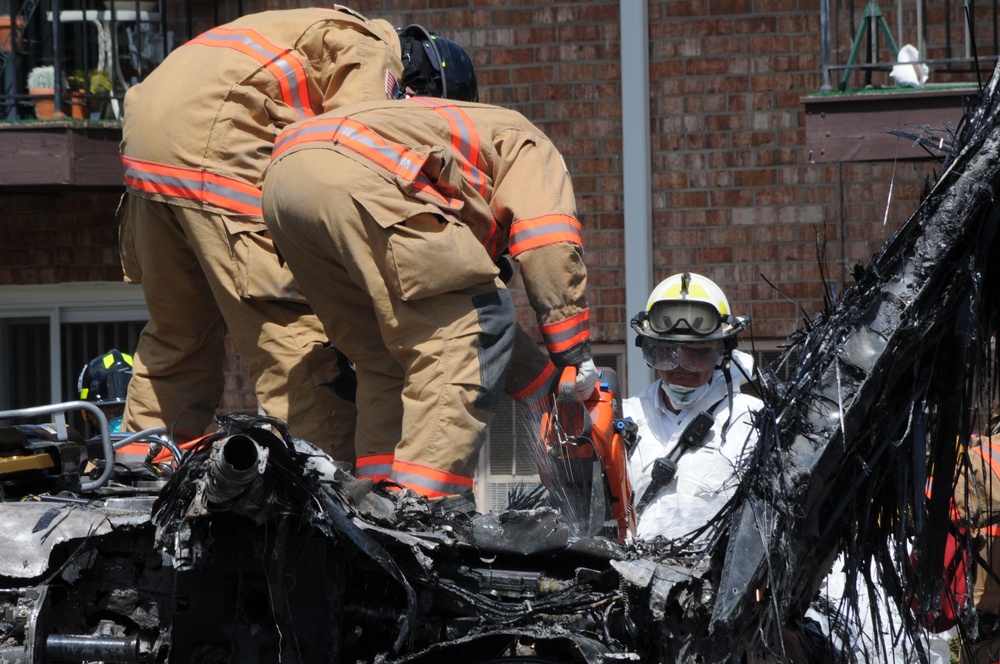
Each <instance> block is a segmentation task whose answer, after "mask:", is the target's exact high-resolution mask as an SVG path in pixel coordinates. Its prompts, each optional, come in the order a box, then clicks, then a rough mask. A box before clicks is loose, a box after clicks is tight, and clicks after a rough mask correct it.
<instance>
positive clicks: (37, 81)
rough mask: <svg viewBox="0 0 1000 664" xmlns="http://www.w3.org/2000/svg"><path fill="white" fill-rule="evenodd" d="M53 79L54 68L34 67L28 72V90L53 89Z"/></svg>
mask: <svg viewBox="0 0 1000 664" xmlns="http://www.w3.org/2000/svg"><path fill="white" fill-rule="evenodd" d="M55 77H56V74H55V68H54V67H52V65H44V66H41V67H35V68H34V69H32V70H31V71H30V72H28V89H34V90H44V89H52V88H54V87H55Z"/></svg>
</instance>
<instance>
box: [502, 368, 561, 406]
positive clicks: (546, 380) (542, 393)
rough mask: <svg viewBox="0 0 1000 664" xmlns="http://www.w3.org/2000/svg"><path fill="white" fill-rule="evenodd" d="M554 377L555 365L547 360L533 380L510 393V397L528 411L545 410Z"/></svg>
mask: <svg viewBox="0 0 1000 664" xmlns="http://www.w3.org/2000/svg"><path fill="white" fill-rule="evenodd" d="M555 379H556V365H554V364H552V362H548V363H547V364H546V365H545V367H544V368H543V369H542V372H541V373H540V374H538V375H537V376H536V377H535V379H534V380H532V381H531V382H530V383H529V384H528V386H527V387H525V388H524V389H523V390H519V391H518V392H515V393H514V394H511V395H510V398H511V399H513V400H514V401H517V402H518V403H520V404H521V405H522V406H524V408H525V410H527V411H528V412H529V413H537V412H541V411H544V410H547V407H548V399H547V398H546V397H548V396H549V395H550V394H552V383H553V382H554V381H555Z"/></svg>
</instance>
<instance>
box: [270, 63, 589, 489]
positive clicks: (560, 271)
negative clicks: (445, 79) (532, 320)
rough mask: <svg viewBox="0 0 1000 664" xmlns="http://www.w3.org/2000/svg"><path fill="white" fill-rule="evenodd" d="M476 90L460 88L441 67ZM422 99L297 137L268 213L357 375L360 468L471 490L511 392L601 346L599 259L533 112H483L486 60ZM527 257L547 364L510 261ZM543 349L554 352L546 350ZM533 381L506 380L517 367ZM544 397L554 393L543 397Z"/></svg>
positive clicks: (285, 141) (584, 375)
mask: <svg viewBox="0 0 1000 664" xmlns="http://www.w3.org/2000/svg"><path fill="white" fill-rule="evenodd" d="M438 70H439V71H445V72H449V71H450V72H451V74H452V75H453V76H456V78H457V79H458V80H459V81H461V82H460V83H459V84H458V85H452V84H448V90H447V94H448V95H449V96H450V97H452V98H453V99H454V98H457V99H458V100H457V101H447V100H442V99H435V98H432V97H431V96H428V95H434V94H436V93H438V92H441V93H443V92H444V88H443V86H438V85H436V84H434V82H435V78H436V73H435V72H436V71H438ZM427 80H429V81H430V82H431V83H432V84H434V85H431V86H424V85H421V82H420V81H418V80H415V79H414V80H412V81H410V82H408V85H407V86H406V87H407V89H408V90H409V93H410V94H411V95H412V97H411V98H410V99H404V100H397V101H389V102H370V103H364V104H356V105H353V106H351V107H349V108H345V109H341V110H338V111H333V112H330V113H326V114H324V115H322V116H319V117H317V118H313V119H311V120H306V121H303V122H300V123H297V124H296V125H293V126H291V127H289V128H288V129H286V130H285V131H284V132H283V133H282V135H281V136H279V138H278V140H277V142H276V143H275V150H274V154H273V157H272V162H271V166H270V167H269V169H268V172H267V174H266V177H265V180H264V186H263V192H264V196H263V207H264V218H265V220H266V222H267V225H268V228H269V229H270V231H271V234H272V236H273V237H274V239H275V243H276V245H277V246H278V248H279V251H280V253H281V255H282V256H284V258H285V259H286V260H287V261H288V264H289V266H290V267H291V269H292V272H293V273H294V274H295V278H296V279H297V281H298V283H299V284H300V285H301V286H302V289H303V292H304V293H305V294H306V296H307V297H308V299H309V301H310V303H311V304H312V306H313V308H314V309H315V310H316V313H317V314H318V315H319V317H320V319H321V320H322V321H323V324H324V327H325V329H326V332H327V334H328V335H329V336H330V339H331V340H332V341H333V342H334V344H336V345H337V347H338V348H341V349H342V350H343V351H344V352H345V353H346V354H347V355H348V356H349V357H350V358H351V359H352V360H353V361H354V363H355V365H356V367H357V373H358V399H357V403H358V408H359V412H358V435H357V437H356V444H357V450H356V451H357V475H358V476H359V477H362V478H371V479H373V480H382V479H389V480H392V481H394V482H396V483H397V484H399V485H401V486H403V487H405V488H408V489H410V490H412V491H414V492H416V493H418V494H420V495H423V496H427V497H432V498H434V497H442V496H449V495H464V496H471V493H472V485H473V482H472V475H473V471H474V468H475V464H476V458H477V455H478V450H479V446H480V445H481V443H482V442H483V437H484V434H485V430H486V427H487V426H488V424H489V422H490V420H491V419H492V417H493V414H494V412H495V411H496V408H497V406H498V404H499V399H500V395H501V393H502V392H503V391H504V390H506V391H507V392H508V393H514V394H515V395H516V396H518V397H520V398H521V399H523V400H531V399H533V398H534V397H538V396H539V395H545V394H547V390H548V388H549V387H550V386H551V384H552V383H553V382H554V378H555V377H556V376H555V374H556V371H555V367H557V366H568V365H573V366H576V367H578V374H579V379H578V383H577V387H578V389H579V391H580V394H581V396H583V397H586V396H588V395H589V394H590V392H591V391H592V390H593V389H594V386H595V385H596V380H597V370H596V367H595V366H594V363H593V360H592V357H591V349H590V328H589V309H588V307H587V301H586V297H585V287H586V274H587V273H586V267H585V265H584V262H583V251H582V243H581V234H580V223H579V221H577V219H576V203H575V199H574V194H573V188H572V183H571V180H570V177H569V174H568V173H567V172H566V167H565V164H564V162H563V160H562V157H561V155H560V154H559V152H558V151H557V150H556V148H555V146H554V145H553V144H552V142H551V141H550V140H549V139H548V138H547V137H546V136H545V135H544V134H543V133H542V132H541V131H539V130H538V129H537V128H536V127H535V126H534V125H532V124H531V123H530V122H529V121H528V120H527V119H526V118H525V117H524V116H522V115H521V114H519V113H517V112H514V111H511V110H509V109H504V108H499V107H496V106H489V105H483V104H478V103H475V100H476V99H477V87H476V84H475V76H474V72H473V71H472V69H471V62H467V61H466V60H465V59H456V58H451V59H450V60H447V58H446V62H445V64H444V66H442V67H440V68H436V69H435V71H432V72H428V76H427ZM505 254H509V255H510V257H511V258H512V259H513V260H514V261H516V262H517V264H518V265H519V267H520V273H521V277H522V279H523V281H524V285H525V289H526V291H527V294H528V299H529V301H530V303H531V306H532V308H533V309H534V311H535V314H536V317H537V320H538V323H539V327H540V331H541V335H542V338H543V339H544V342H545V345H546V348H547V351H548V357H545V353H539V354H540V355H541V356H542V358H541V362H538V363H537V364H535V366H534V367H533V368H532V369H529V370H523V369H522V368H518V369H517V370H515V371H513V372H511V371H509V370H508V365H509V363H510V362H511V359H512V357H513V359H514V362H515V364H517V363H518V362H519V361H520V360H521V359H522V358H519V357H518V355H519V352H518V353H515V350H514V346H515V345H517V346H518V347H519V350H521V349H523V350H526V351H530V349H531V348H532V347H534V345H533V344H532V343H531V342H530V339H529V338H528V337H527V334H526V333H523V330H520V329H519V328H518V326H517V324H516V321H515V317H514V307H513V303H512V301H511V297H510V294H509V292H508V291H507V290H506V289H505V287H504V283H503V280H502V279H501V278H500V276H499V275H500V272H501V270H500V268H498V267H497V261H498V260H500V259H501V258H502V257H503V256H504V255H505ZM535 350H536V351H537V350H538V349H537V347H535ZM510 373H514V374H517V380H514V381H510V382H506V383H505V378H506V377H507V375H508V374H510ZM541 401H542V400H539V403H540V402H541Z"/></svg>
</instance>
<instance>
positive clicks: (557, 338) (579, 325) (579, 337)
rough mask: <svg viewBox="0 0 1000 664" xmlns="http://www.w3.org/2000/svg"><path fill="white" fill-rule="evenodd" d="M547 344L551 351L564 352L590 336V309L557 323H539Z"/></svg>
mask: <svg viewBox="0 0 1000 664" xmlns="http://www.w3.org/2000/svg"><path fill="white" fill-rule="evenodd" d="M539 328H540V329H541V331H542V338H543V339H544V340H545V346H546V347H547V348H548V349H549V352H551V353H562V352H565V351H567V350H569V349H570V348H572V347H573V346H576V345H577V344H579V343H581V342H583V341H586V340H587V339H589V338H590V310H589V309H584V310H583V311H581V312H580V313H578V314H576V315H575V316H570V317H569V318H564V319H562V320H560V321H556V322H555V323H547V324H542V325H539Z"/></svg>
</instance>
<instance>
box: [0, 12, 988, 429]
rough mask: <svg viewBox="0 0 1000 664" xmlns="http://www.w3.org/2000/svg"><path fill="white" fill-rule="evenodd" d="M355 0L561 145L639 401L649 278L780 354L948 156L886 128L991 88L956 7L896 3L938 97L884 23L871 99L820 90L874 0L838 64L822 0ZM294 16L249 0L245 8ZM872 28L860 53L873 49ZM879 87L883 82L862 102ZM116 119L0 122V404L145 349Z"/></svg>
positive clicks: (849, 26)
mask: <svg viewBox="0 0 1000 664" xmlns="http://www.w3.org/2000/svg"><path fill="white" fill-rule="evenodd" d="M67 2H70V3H71V0H67ZM63 4H64V6H66V3H65V2H64V3H63ZM319 4H323V3H319ZM350 4H351V6H352V7H353V8H355V9H357V10H359V11H361V12H362V13H365V14H367V15H369V16H373V17H374V16H378V17H383V18H386V19H388V20H389V21H391V22H393V23H394V24H396V25H399V26H402V25H406V24H408V23H413V22H417V23H421V24H423V25H425V26H427V27H429V28H431V29H433V30H437V31H438V32H440V33H441V34H443V35H444V36H447V37H449V38H451V39H454V40H455V41H457V42H459V43H461V44H463V45H465V46H467V49H468V50H469V51H470V53H471V54H472V56H473V59H474V61H475V64H476V66H477V72H478V76H479V81H480V90H481V97H482V101H485V102H488V103H495V104H499V105H504V106H508V107H512V108H515V109H517V110H518V111H520V112H522V113H523V114H524V115H526V116H527V117H528V118H529V119H531V120H532V121H533V122H535V123H536V124H537V125H538V126H539V127H540V128H541V129H543V130H544V131H545V132H546V133H547V134H548V135H549V136H551V137H552V138H553V140H554V141H555V143H556V144H557V146H558V147H559V148H560V150H561V151H562V153H563V155H564V157H565V160H566V164H567V166H568V168H569V171H570V173H571V174H572V175H573V179H574V184H575V188H576V194H577V201H578V206H579V216H580V219H581V221H582V223H583V227H584V243H585V252H586V259H587V263H588V268H589V270H590V273H589V274H590V278H589V293H590V302H591V306H592V314H591V321H592V328H593V337H594V340H595V342H596V344H598V352H599V353H600V354H601V355H602V357H603V358H604V359H605V361H612V360H614V359H616V358H617V361H618V363H619V368H620V370H621V371H622V372H623V373H624V372H626V371H629V370H630V371H631V374H632V375H631V376H630V381H629V383H628V384H629V386H630V387H631V388H632V390H633V391H635V386H636V385H640V384H641V383H642V382H644V381H646V378H647V376H648V375H649V374H648V373H647V372H646V371H645V367H644V366H642V365H641V364H640V363H641V356H640V357H639V359H638V361H637V360H636V358H635V357H632V358H629V360H630V361H629V362H628V364H629V366H628V367H627V369H626V367H625V357H626V354H627V353H628V352H629V348H630V347H631V338H632V337H631V332H630V330H629V328H628V320H629V318H630V317H631V316H632V315H633V314H634V313H636V311H637V310H638V308H639V307H641V306H642V305H643V304H644V302H645V297H646V295H647V293H648V291H649V289H650V288H651V287H652V285H653V284H655V283H656V282H657V281H659V280H660V279H663V278H665V277H666V276H668V275H669V274H672V273H674V272H678V271H682V270H693V271H697V272H700V273H703V274H705V275H707V276H709V277H710V278H712V279H714V280H715V281H717V282H718V283H719V284H720V285H721V286H722V287H723V289H724V290H725V291H726V292H727V294H728V295H729V298H730V300H731V302H732V304H733V308H734V309H735V311H736V313H738V314H748V315H750V316H751V317H752V319H753V325H752V331H753V336H754V338H755V341H756V344H757V345H758V347H759V348H761V349H774V348H776V347H777V346H778V345H779V344H780V343H781V341H782V340H783V339H785V337H786V336H787V335H788V334H789V333H790V332H792V331H793V330H795V329H796V328H798V327H799V326H800V325H801V323H802V320H803V317H804V316H808V315H809V312H810V311H815V310H818V309H820V308H822V306H823V301H824V289H826V296H830V297H835V296H836V295H837V293H839V292H840V291H841V290H842V289H843V288H844V287H845V286H846V285H849V283H850V281H851V277H850V274H851V270H852V267H853V266H854V265H855V264H857V263H862V264H866V263H867V262H868V261H869V259H870V258H871V256H872V254H873V253H874V252H875V251H877V250H878V248H879V247H880V246H881V245H882V244H883V243H884V242H885V240H886V239H887V238H888V237H889V236H890V235H891V234H892V232H893V231H894V229H896V228H898V226H899V225H900V223H901V222H902V221H903V220H905V219H906V218H907V217H908V216H909V215H910V214H911V213H912V212H913V211H914V209H915V208H916V206H917V203H918V201H919V199H920V195H921V192H922V190H923V188H924V186H925V182H926V180H927V179H928V178H933V176H934V173H935V172H936V170H939V163H938V161H936V159H935V151H933V150H931V151H927V150H924V149H922V148H919V147H915V145H914V142H913V140H912V139H909V138H901V137H896V136H891V135H889V134H887V131H888V130H890V129H901V130H904V131H907V132H910V133H920V132H921V131H924V132H925V133H926V128H924V129H921V128H919V127H917V126H916V125H929V126H931V127H932V128H940V127H943V126H944V125H945V122H950V123H951V124H952V125H956V126H957V125H958V123H959V121H960V119H961V115H962V111H961V108H962V103H963V100H964V99H966V98H968V97H969V96H970V95H974V92H972V91H970V88H968V87H965V88H963V89H957V90H956V89H954V88H952V87H945V86H943V85H941V84H944V83H949V84H950V83H961V82H975V80H976V74H975V73H974V71H973V68H970V67H969V65H968V63H967V62H966V61H965V60H963V59H962V58H959V57H957V56H956V53H958V54H959V55H961V53H959V51H960V46H961V45H962V44H966V43H968V41H969V40H968V37H967V36H964V32H963V30H964V26H965V25H966V21H965V17H963V16H962V15H961V10H962V7H961V6H957V7H956V6H955V5H958V4H960V3H945V2H941V3H936V2H920V1H908V2H902V0H900V1H898V2H892V4H891V6H890V3H889V2H886V3H885V5H886V6H885V7H883V8H882V9H883V10H884V16H885V20H886V23H887V25H888V27H889V28H890V31H891V32H892V33H893V35H894V38H895V40H897V41H898V42H899V44H898V45H899V46H901V45H902V44H903V43H904V42H911V43H914V44H916V45H919V46H921V48H922V53H923V54H924V56H923V57H924V58H925V59H927V60H928V61H929V64H930V66H931V78H930V83H931V84H932V87H931V88H925V89H923V90H920V91H917V92H912V93H905V94H900V93H899V92H898V91H894V92H893V93H892V94H882V92H886V91H880V90H879V89H878V88H880V87H881V86H891V85H892V84H893V80H892V79H890V78H889V76H888V68H889V67H888V66H887V65H885V64H884V63H886V62H887V61H891V60H892V59H893V58H892V54H891V53H890V52H889V51H888V49H887V48H886V45H885V43H884V41H879V40H881V36H880V37H879V40H876V41H875V42H873V47H872V50H874V51H875V53H876V55H877V58H878V60H879V61H881V62H882V63H883V64H882V65H879V66H876V67H860V68H855V69H853V70H852V71H851V72H850V73H849V75H848V86H847V87H848V91H849V92H851V91H853V92H855V94H847V95H836V94H830V95H827V96H822V97H821V96H817V95H818V93H820V91H821V89H822V88H823V87H824V84H827V85H828V86H829V87H837V84H838V83H839V81H840V78H841V76H842V74H843V72H844V71H845V69H844V66H845V65H846V64H847V63H848V60H849V54H850V52H851V50H852V49H851V47H852V44H853V42H854V40H855V37H856V31H857V29H858V28H859V27H862V21H863V9H864V4H865V3H864V2H861V1H860V0H858V2H854V3H851V2H842V1H837V0H831V1H830V3H829V5H830V12H829V16H828V17H827V18H828V21H829V25H830V30H829V32H828V39H829V42H828V43H829V47H828V50H829V56H828V59H827V60H826V63H827V67H824V54H823V51H824V35H823V31H822V30H821V26H823V25H824V24H826V21H824V20H823V18H824V17H823V14H822V11H821V10H822V8H823V5H824V3H823V2H821V0H791V1H788V0H700V1H697V2H695V1H691V2H688V1H684V0H622V2H616V1H610V2H609V1H601V0H572V1H571V0H550V1H548V2H539V1H535V0H430V1H426V2H412V1H410V0H406V1H401V0H354V2H352V3H350ZM291 6H299V4H298V3H294V2H288V1H286V0H271V1H270V2H266V3H261V2H259V1H257V0H244V1H243V2H242V4H241V9H242V12H243V13H249V12H253V11H260V10H265V9H278V8H285V7H291ZM162 7H164V8H165V10H166V14H167V16H168V17H170V20H169V22H168V24H167V26H166V27H167V28H169V29H170V30H171V31H172V32H173V38H174V41H175V42H178V43H179V42H182V41H184V40H186V39H187V38H189V37H190V36H192V35H193V34H196V33H198V32H200V31H201V30H203V29H206V28H208V27H211V25H212V23H214V19H213V18H212V17H213V13H215V12H217V15H218V21H219V22H225V21H227V20H230V19H232V18H235V17H236V15H237V12H238V11H239V8H238V6H237V3H235V2H226V3H221V4H218V5H217V6H215V5H211V4H210V3H203V2H191V3H181V2H174V1H173V0H166V2H165V3H164V4H163V5H162ZM852 7H853V8H854V11H853V13H852V12H851V11H850V10H851V8H852ZM43 8H44V5H43ZM948 12H950V14H949V13H948ZM189 16H190V17H191V18H190V20H189V19H188V18H187V17H189ZM917 25H923V26H924V30H923V34H918V33H917V29H916V26H917ZM974 25H976V31H975V36H976V37H977V40H976V41H977V43H978V55H979V57H980V58H981V59H982V62H981V65H980V67H981V69H982V70H983V73H982V74H981V75H982V77H983V78H984V79H985V78H988V77H989V73H990V71H991V69H992V66H993V63H994V62H995V60H996V58H995V56H996V46H995V39H994V37H993V35H992V32H990V33H989V34H986V31H991V30H992V27H991V24H990V22H989V21H976V22H974ZM872 27H876V26H875V21H874V20H873V26H872ZM980 31H982V32H983V34H980ZM860 34H862V35H864V37H865V38H864V39H863V40H861V42H859V44H860V45H861V48H860V49H859V52H861V54H862V55H861V57H859V58H856V59H855V61H854V64H855V65H857V64H859V61H860V60H866V59H867V56H866V55H865V53H866V52H867V50H868V39H867V34H868V32H867V31H865V30H863V31H862V32H861V33H860ZM963 39H964V41H963ZM70 66H71V65H70ZM869 78H870V81H871V84H872V86H873V87H874V88H875V89H874V90H868V91H865V92H864V93H861V92H858V89H859V88H861V87H864V86H865V84H866V83H867V82H868V79H869ZM56 124H57V125H58V123H56ZM91 124H93V123H91ZM105 124H108V125H109V126H107V127H103V126H102V127H100V128H98V127H96V126H94V127H86V126H83V125H80V124H75V125H74V124H72V123H69V124H68V125H66V126H64V125H59V126H56V125H52V126H51V127H48V126H47V127H46V128H45V129H42V128H39V127H38V125H33V126H31V127H27V128H25V127H23V126H21V125H20V124H14V125H11V126H3V127H0V366H6V367H8V369H5V370H3V371H0V408H3V407H7V406H15V405H16V406H22V405H34V404H36V403H43V402H46V401H47V400H48V398H49V396H50V395H52V396H53V397H54V396H56V395H58V394H61V395H62V397H63V398H66V397H70V396H72V394H71V393H70V392H69V391H68V389H69V388H70V386H71V385H72V383H73V381H74V380H75V375H76V374H75V372H76V371H78V368H79V367H78V364H79V362H78V360H79V357H80V356H81V354H82V353H83V351H82V350H80V349H83V348H99V349H100V350H103V348H104V347H105V346H107V345H109V344H118V345H124V346H128V345H129V344H132V345H133V347H134V336H133V335H134V334H135V331H136V326H137V323H135V322H134V321H137V320H138V321H141V318H142V298H141V292H138V289H137V288H135V287H127V286H122V285H120V284H118V282H119V280H120V277H121V271H120V268H119V266H118V257H117V249H116V238H117V226H116V220H115V208H116V205H117V203H118V199H119V196H120V195H121V193H122V190H123V188H122V186H121V185H120V183H119V182H118V180H117V179H116V175H115V174H114V172H113V168H112V169H111V170H108V169H109V168H110V167H109V166H108V165H107V164H108V163H109V162H108V161H107V157H108V156H109V155H111V156H112V157H113V154H111V153H113V151H114V146H115V145H116V141H117V139H118V138H120V131H117V133H116V128H115V126H114V123H105ZM95 146H96V147H95ZM35 158H37V161H36V159H35ZM47 159H48V161H47ZM53 159H55V160H57V161H58V160H61V161H58V163H59V164H62V165H63V166H65V168H63V169H62V170H60V169H59V168H57V167H56V161H52V160H53ZM92 169H96V171H95V170H92ZM101 169H105V171H101ZM94 172H99V173H101V175H99V176H95V175H93V173H94ZM28 183H34V184H28ZM137 292H138V294H137ZM520 303H521V305H522V306H521V309H520V315H521V316H522V319H523V322H524V323H525V324H526V325H527V326H532V327H533V321H532V320H531V318H532V317H531V313H530V311H529V310H528V308H527V307H526V306H524V305H525V300H524V299H523V298H521V300H520ZM25 321H29V322H27V323H26V322H25ZM130 325H131V327H130ZM53 326H56V327H58V328H59V330H61V332H60V331H58V330H55V329H54V328H53ZM74 326H75V327H74ZM98 336H99V337H100V338H99V339H98ZM97 352H99V351H97ZM43 355H44V356H46V357H52V358H55V360H54V361H53V362H52V363H51V365H50V366H46V367H44V368H42V366H41V365H39V364H38V362H42V361H44V360H42V359H36V358H42V356H43ZM27 358H31V359H30V362H29V361H28V359H27ZM67 358H72V361H69V360H68V359H67ZM74 363H75V364H74ZM637 365H638V366H637ZM31 374H35V375H34V376H32V375H31ZM46 376H47V380H35V379H37V378H39V377H46ZM229 378H230V380H229V383H228V386H229V388H230V390H229V392H228V393H227V397H226V400H225V402H224V403H223V404H222V406H223V407H224V408H227V409H231V408H252V407H253V404H254V399H253V394H252V390H251V389H250V386H249V385H248V384H247V381H246V379H245V377H243V376H242V374H241V371H240V365H239V361H238V357H236V356H235V355H234V356H233V360H232V362H231V366H230V367H229Z"/></svg>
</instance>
